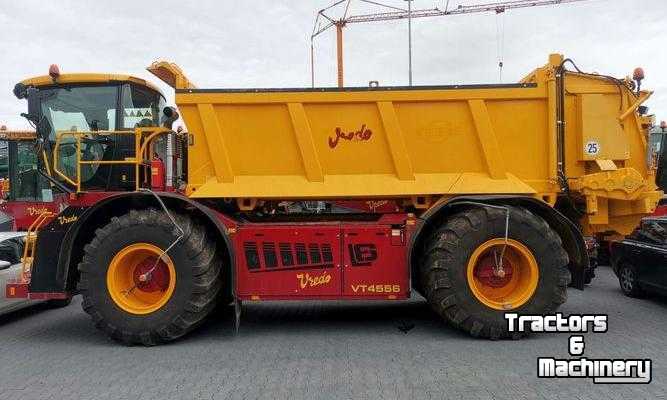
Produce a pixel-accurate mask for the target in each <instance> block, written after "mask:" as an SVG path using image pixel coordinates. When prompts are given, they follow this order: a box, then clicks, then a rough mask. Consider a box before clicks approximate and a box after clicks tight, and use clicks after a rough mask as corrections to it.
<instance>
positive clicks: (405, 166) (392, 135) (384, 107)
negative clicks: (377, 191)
mask: <svg viewBox="0 0 667 400" xmlns="http://www.w3.org/2000/svg"><path fill="white" fill-rule="evenodd" d="M378 110H379V111H380V116H381V118H382V124H383V125H384V130H385V133H386V135H387V142H388V143H389V149H390V151H391V157H392V159H393V160H394V168H395V169H396V175H397V176H398V179H401V180H413V179H415V175H414V172H413V171H412V164H411V163H410V157H409V155H408V151H407V148H406V147H405V140H404V139H403V132H402V131H401V126H400V125H399V123H398V118H396V112H395V111H394V104H393V103H392V102H389V101H381V102H378Z"/></svg>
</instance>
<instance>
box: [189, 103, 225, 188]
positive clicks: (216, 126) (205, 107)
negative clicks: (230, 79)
mask: <svg viewBox="0 0 667 400" xmlns="http://www.w3.org/2000/svg"><path fill="white" fill-rule="evenodd" d="M197 109H198V110H199V117H200V118H201V125H202V127H203V130H204V135H206V140H207V142H208V151H209V156H210V160H211V162H212V164H213V168H214V169H215V174H216V176H217V177H218V179H220V180H221V181H222V182H233V181H234V172H233V171H232V166H231V164H230V163H229V155H228V154H227V146H225V140H224V136H223V135H222V129H221V128H220V123H219V121H218V117H217V116H216V115H215V110H214V109H213V105H211V104H198V105H197Z"/></svg>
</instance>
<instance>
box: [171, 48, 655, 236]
mask: <svg viewBox="0 0 667 400" xmlns="http://www.w3.org/2000/svg"><path fill="white" fill-rule="evenodd" d="M561 62H562V57H561V56H559V55H552V56H551V57H550V59H549V63H548V64H547V65H546V66H544V67H542V68H538V69H536V70H535V71H533V72H532V73H531V74H529V75H528V76H526V78H524V79H523V80H522V82H521V83H518V84H511V85H474V86H448V87H415V88H368V89H366V88H363V89H353V88H350V89H342V90H337V89H336V90H324V89H323V90H305V89H304V90H298V89H296V90H224V89H221V90H217V89H192V88H185V87H182V88H179V87H178V86H177V87H176V89H177V93H176V103H177V105H178V108H179V111H180V113H181V115H182V117H183V119H184V121H185V123H186V125H187V128H188V131H189V132H190V134H191V135H192V136H191V138H190V147H189V152H188V157H189V161H188V189H187V192H188V195H189V196H191V197H195V198H237V199H306V198H309V199H315V198H317V199H332V198H388V197H398V198H404V199H407V200H412V201H413V202H415V204H417V205H419V206H422V207H428V205H429V204H432V203H433V202H434V201H436V200H437V199H438V198H443V197H444V198H446V197H451V196H457V195H462V194H516V195H529V196H534V197H537V198H539V199H542V200H544V201H546V202H548V203H550V204H551V205H553V204H554V203H555V201H556V198H557V196H559V195H562V194H563V192H564V189H563V187H564V186H563V182H564V181H563V180H561V182H560V183H559V172H558V171H559V163H558V161H559V156H558V154H559V140H558V124H559V123H558V118H557V115H558V103H559V102H558V96H557V85H556V71H557V67H558V66H559V65H560V63H561ZM565 93H566V95H565V96H564V107H563V110H564V117H565V118H564V120H565V129H564V141H563V144H562V148H563V152H564V154H565V158H564V163H563V171H564V174H565V176H566V177H567V186H568V187H569V196H571V197H572V198H573V199H576V200H579V201H581V202H582V204H585V206H584V208H585V212H586V213H587V216H586V218H585V219H584V220H583V221H582V222H583V223H584V227H585V228H587V230H588V231H590V232H604V231H615V232H619V233H628V232H629V231H630V230H631V229H632V227H633V226H634V225H635V224H636V223H637V221H638V216H639V215H642V214H647V213H650V212H652V210H653V209H654V207H655V204H656V202H657V200H658V198H659V197H660V196H661V192H658V191H657V189H656V186H655V183H654V170H653V168H652V166H650V165H649V162H648V159H649V157H648V156H647V139H646V137H647V132H646V129H645V128H646V126H647V125H648V123H649V122H650V121H648V119H647V118H646V117H642V116H640V115H639V114H638V113H637V107H638V106H639V105H640V104H641V102H642V101H643V100H645V98H646V97H648V96H649V95H650V93H649V92H641V93H639V94H637V93H633V92H632V90H631V89H630V88H629V87H627V86H626V85H622V84H619V81H612V80H609V79H607V78H604V77H599V76H593V75H584V74H576V73H568V74H567V77H566V79H565ZM418 198H419V199H418Z"/></svg>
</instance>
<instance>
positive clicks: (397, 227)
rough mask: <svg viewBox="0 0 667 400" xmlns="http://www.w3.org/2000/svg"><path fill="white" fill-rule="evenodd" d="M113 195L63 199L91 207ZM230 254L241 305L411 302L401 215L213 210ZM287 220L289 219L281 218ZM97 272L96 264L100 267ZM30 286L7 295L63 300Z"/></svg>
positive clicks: (406, 222)
mask: <svg viewBox="0 0 667 400" xmlns="http://www.w3.org/2000/svg"><path fill="white" fill-rule="evenodd" d="M114 194H115V193H109V192H107V193H100V192H98V193H95V192H91V193H86V194H83V195H78V196H76V197H73V198H70V199H69V205H70V206H72V207H84V208H86V207H90V206H93V205H94V204H96V203H97V202H99V201H101V200H103V199H104V198H106V197H108V196H112V195H114ZM215 214H216V215H217V217H218V218H219V220H220V222H221V223H222V224H223V225H224V226H225V227H226V231H227V234H228V235H229V239H230V241H231V247H232V248H233V251H234V257H233V259H234V260H235V265H234V274H233V276H234V278H233V279H234V288H235V294H236V296H237V298H238V299H240V300H297V299H298V300H303V299H320V300H336V299H350V300H352V299H360V300H361V299H364V300H365V299H378V300H399V299H406V298H409V297H410V268H409V266H408V254H407V252H408V248H409V246H410V238H411V237H412V235H413V233H414V230H415V228H416V225H415V224H416V220H415V218H414V216H412V215H411V214H407V213H386V214H364V215H363V216H362V217H361V218H359V217H358V215H359V214H357V217H352V219H351V217H350V216H349V215H346V214H339V215H338V216H339V217H340V218H336V217H334V216H332V215H330V216H328V217H327V218H326V219H323V218H322V216H319V217H318V218H317V220H315V221H313V220H309V221H299V222H294V221H289V220H284V222H281V221H277V220H271V221H261V222H248V221H245V220H236V219H232V218H230V217H229V216H226V215H224V214H221V213H217V212H215ZM288 218H289V217H288ZM101 267H102V266H101ZM29 285H30V282H29V280H25V281H23V282H15V283H12V284H9V285H8V286H7V290H6V293H7V296H8V297H30V298H36V297H35V296H36V295H39V297H40V298H62V297H66V296H68V295H69V293H28V288H29Z"/></svg>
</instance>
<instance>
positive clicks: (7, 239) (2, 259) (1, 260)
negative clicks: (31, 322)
mask: <svg viewBox="0 0 667 400" xmlns="http://www.w3.org/2000/svg"><path fill="white" fill-rule="evenodd" d="M25 236H26V233H25V232H0V286H1V287H3V288H4V287H5V285H6V284H7V282H8V281H9V280H12V279H17V278H19V277H20V275H21V268H22V267H23V263H22V262H21V257H22V256H23V247H24V244H25ZM43 302H44V301H43V300H29V299H8V298H7V297H6V294H5V292H4V290H3V291H2V297H0V315H3V314H7V313H9V312H12V311H16V310H18V309H21V308H24V307H29V306H32V305H35V304H38V303H43ZM70 302H71V299H65V300H49V301H48V305H49V306H51V307H64V306H66V305H68V304H69V303H70Z"/></svg>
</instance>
